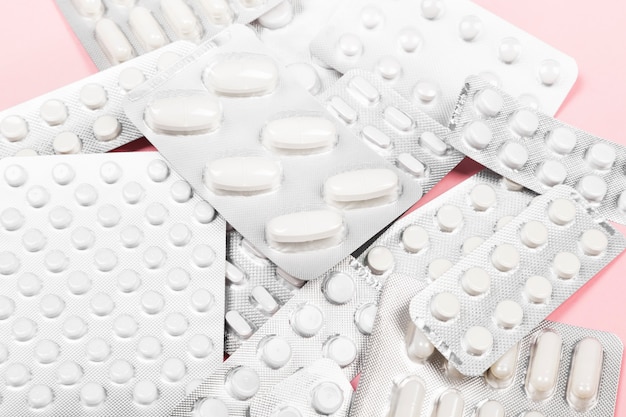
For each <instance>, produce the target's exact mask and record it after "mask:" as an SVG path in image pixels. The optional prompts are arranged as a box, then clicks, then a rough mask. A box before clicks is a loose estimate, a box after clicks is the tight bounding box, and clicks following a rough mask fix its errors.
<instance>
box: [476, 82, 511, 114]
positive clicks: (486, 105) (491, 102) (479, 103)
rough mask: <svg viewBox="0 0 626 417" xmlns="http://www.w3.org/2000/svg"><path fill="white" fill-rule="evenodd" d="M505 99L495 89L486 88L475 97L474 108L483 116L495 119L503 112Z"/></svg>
mask: <svg viewBox="0 0 626 417" xmlns="http://www.w3.org/2000/svg"><path fill="white" fill-rule="evenodd" d="M502 106H504V99H503V98H502V95H501V94H500V93H499V92H498V91H497V90H495V89H493V88H489V87H488V88H485V89H484V90H480V91H479V92H478V93H476V95H475V96H474V108H476V110H477V111H478V112H480V113H481V114H482V115H484V116H487V117H495V116H497V115H498V113H500V111H501V110H502Z"/></svg>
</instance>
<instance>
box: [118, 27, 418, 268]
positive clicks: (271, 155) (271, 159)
mask: <svg viewBox="0 0 626 417" xmlns="http://www.w3.org/2000/svg"><path fill="white" fill-rule="evenodd" d="M215 42H217V43H218V44H219V47H216V45H215V44H213V43H207V44H204V45H202V46H201V47H199V48H198V49H197V50H196V51H195V52H194V53H193V54H192V55H190V56H189V57H187V58H186V59H184V60H182V61H180V62H179V65H177V66H175V67H172V68H171V69H170V70H168V71H166V72H164V73H162V75H161V76H160V77H158V79H154V80H152V81H150V82H148V83H146V84H144V85H143V86H141V87H139V88H137V89H136V90H134V91H133V93H132V94H130V95H129V96H128V100H127V101H126V104H125V109H126V113H127V115H128V116H129V117H130V119H131V120H133V122H134V123H135V125H136V126H138V127H139V128H140V129H141V130H142V131H143V132H144V134H145V136H146V137H147V138H148V139H149V140H150V141H151V142H152V143H153V144H154V145H155V146H156V147H157V148H158V149H159V151H160V152H161V153H162V154H163V155H164V156H165V157H166V158H167V159H168V160H169V161H170V163H171V164H172V166H173V167H174V168H175V169H176V170H177V171H178V172H179V173H180V174H181V175H182V176H183V177H184V178H186V179H187V180H188V181H189V182H190V184H191V185H192V187H194V189H195V190H196V192H197V193H199V194H200V195H201V196H202V197H204V198H205V199H206V200H207V201H209V202H211V204H212V205H213V206H214V207H215V208H216V209H217V210H218V211H219V212H220V213H221V214H222V215H223V216H224V217H225V218H226V220H227V221H228V222H229V223H230V224H232V225H233V227H234V228H235V229H236V230H238V231H239V232H240V233H241V234H242V235H243V236H244V237H245V238H246V239H248V240H249V241H250V242H251V243H252V244H253V245H254V246H255V247H256V248H257V249H259V250H260V251H261V252H262V253H263V254H265V255H266V256H267V257H268V258H270V259H271V260H272V261H273V262H274V263H275V264H276V265H278V266H279V267H280V268H282V269H283V270H285V271H286V272H287V273H289V274H291V275H293V276H295V277H298V278H300V279H304V280H308V279H313V278H317V277H319V276H320V275H322V274H323V273H324V272H326V271H328V270H329V269H330V268H331V267H332V266H333V265H335V264H336V263H337V262H339V261H340V260H341V259H343V258H345V256H347V255H348V254H350V253H351V252H353V251H354V250H355V249H357V248H358V247H359V246H360V245H362V244H363V243H364V242H365V241H366V240H367V239H369V238H370V237H371V235H372V234H373V233H375V232H376V231H379V230H381V229H383V228H384V227H385V226H387V225H388V224H389V223H391V222H392V221H393V220H394V219H396V218H397V217H398V216H400V215H401V214H402V213H403V212H404V211H405V210H407V209H408V208H409V207H410V206H411V205H412V204H413V203H415V202H416V201H417V200H418V199H419V198H420V197H421V195H422V190H421V187H420V184H419V182H418V181H417V179H415V178H414V177H411V176H409V175H408V174H407V173H405V172H404V171H401V170H399V169H398V168H396V167H395V166H393V165H392V164H390V163H388V162H386V161H385V160H384V159H383V158H381V157H380V156H379V155H377V154H376V153H375V152H374V151H373V150H371V149H369V148H368V147H367V146H366V145H365V144H363V143H362V142H361V141H359V140H358V138H356V137H355V136H354V135H353V134H352V133H351V132H350V131H349V130H348V129H347V128H346V127H345V126H343V125H341V124H339V123H338V122H337V121H335V120H334V117H332V116H331V115H330V114H329V113H327V112H326V111H325V110H324V108H323V106H322V105H321V104H320V103H319V102H318V101H317V100H316V99H315V98H314V97H313V96H311V95H310V94H309V93H308V92H306V91H305V90H304V88H302V87H301V86H300V85H299V84H298V83H297V82H296V81H295V80H293V79H292V78H291V77H289V76H288V75H287V74H286V72H285V70H284V68H282V67H280V66H279V65H278V64H277V63H276V61H275V60H274V58H272V57H271V56H270V55H269V54H268V52H267V49H266V48H264V47H263V45H262V44H261V43H260V42H259V40H258V39H257V38H256V37H255V36H254V33H253V32H252V31H251V30H250V29H249V28H246V27H245V26H233V27H232V28H230V29H229V30H227V31H225V32H223V34H221V35H220V36H219V37H217V38H216V39H215Z"/></svg>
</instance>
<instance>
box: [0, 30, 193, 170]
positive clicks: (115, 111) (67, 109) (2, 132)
mask: <svg viewBox="0 0 626 417" xmlns="http://www.w3.org/2000/svg"><path fill="white" fill-rule="evenodd" d="M194 46H195V45H194V44H192V43H191V42H182V41H181V42H176V43H173V44H171V45H168V46H167V47H165V48H163V49H161V50H158V51H155V52H152V53H150V54H147V55H145V56H142V57H141V58H138V59H136V60H133V61H132V62H128V63H125V64H123V65H120V66H118V67H116V68H111V69H109V70H106V71H103V72H100V73H98V74H94V75H91V76H89V77H86V78H84V79H82V80H80V81H77V82H75V83H73V84H70V85H67V86H65V87H62V88H60V89H58V90H55V91H52V92H50V93H47V94H44V95H42V96H40V97H37V98H34V99H32V100H29V101H27V102H24V103H22V104H19V105H17V106H14V107H11V108H9V109H6V110H3V111H2V112H0V158H3V157H6V156H13V155H17V156H31V155H37V154H39V155H50V154H55V153H56V154H74V153H103V152H107V151H110V150H111V149H115V148H118V147H120V146H122V145H124V144H126V143H128V142H132V141H133V140H135V139H139V138H140V137H142V136H143V134H142V133H141V132H139V130H137V128H136V127H135V126H134V125H133V124H132V123H131V122H130V121H129V120H128V118H127V117H126V114H125V113H124V109H123V107H122V99H123V97H124V96H125V95H126V93H127V92H128V91H130V90H132V89H133V88H135V87H136V86H137V85H139V84H141V83H143V82H144V81H145V80H146V79H148V78H151V77H152V76H153V75H154V74H156V73H157V72H158V71H161V70H163V69H165V68H167V67H169V66H170V65H171V64H173V63H174V62H176V61H178V60H179V59H181V58H182V57H183V56H184V55H187V54H188V53H189V52H191V51H192V50H193V48H194Z"/></svg>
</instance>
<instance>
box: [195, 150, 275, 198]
mask: <svg viewBox="0 0 626 417" xmlns="http://www.w3.org/2000/svg"><path fill="white" fill-rule="evenodd" d="M281 177H282V168H281V165H280V163H279V162H277V161H274V160H272V159H269V158H265V157H261V156H235V157H231V158H222V159H218V160H216V161H211V162H209V163H208V164H206V166H205V168H204V184H205V185H206V186H207V187H208V188H209V189H211V190H213V191H215V192H218V193H229V194H233V193H235V194H252V193H254V194H257V193H264V192H268V191H271V190H274V189H276V188H277V187H278V186H279V185H280V181H281Z"/></svg>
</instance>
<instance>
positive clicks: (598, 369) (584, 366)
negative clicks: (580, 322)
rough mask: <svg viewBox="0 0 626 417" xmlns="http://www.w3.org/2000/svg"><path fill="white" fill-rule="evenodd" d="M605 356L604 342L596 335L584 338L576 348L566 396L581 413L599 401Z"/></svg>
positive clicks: (569, 402)
mask: <svg viewBox="0 0 626 417" xmlns="http://www.w3.org/2000/svg"><path fill="white" fill-rule="evenodd" d="M603 358H604V352H603V350H602V344H601V343H600V342H599V341H598V339H596V338H594V337H586V338H584V339H583V340H581V341H580V342H578V343H577V344H576V347H575V348H574V354H573V355H572V366H571V368H570V371H569V379H568V381H567V394H566V398H567V402H568V404H569V405H570V406H572V407H573V408H574V409H575V410H576V411H578V412H579V413H583V412H585V411H587V410H589V409H591V408H592V407H593V406H594V405H596V403H597V402H598V391H599V389H600V379H601V378H602V361H603Z"/></svg>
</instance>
